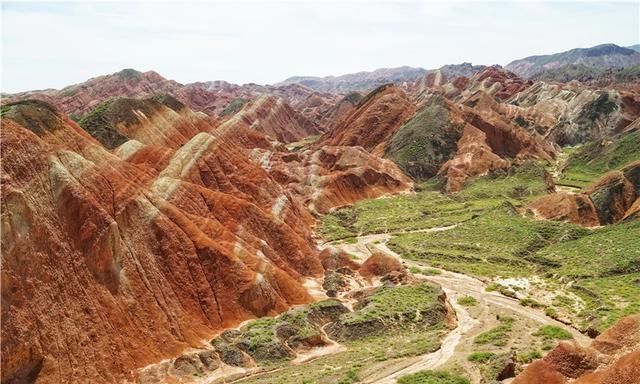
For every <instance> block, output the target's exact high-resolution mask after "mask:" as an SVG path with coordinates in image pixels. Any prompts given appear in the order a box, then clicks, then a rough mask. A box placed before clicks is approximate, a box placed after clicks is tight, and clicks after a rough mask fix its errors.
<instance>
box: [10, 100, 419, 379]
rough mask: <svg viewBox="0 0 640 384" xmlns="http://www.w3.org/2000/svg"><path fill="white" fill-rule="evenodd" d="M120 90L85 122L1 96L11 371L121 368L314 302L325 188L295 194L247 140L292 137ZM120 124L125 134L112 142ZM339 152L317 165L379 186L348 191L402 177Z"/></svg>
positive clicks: (31, 375)
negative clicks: (309, 206)
mask: <svg viewBox="0 0 640 384" xmlns="http://www.w3.org/2000/svg"><path fill="white" fill-rule="evenodd" d="M119 103H120V104H118V109H117V112H118V113H117V114H115V113H114V114H108V117H109V119H106V120H105V121H107V123H105V124H102V125H96V126H95V127H94V128H95V129H93V130H91V131H90V132H91V135H90V134H89V133H88V132H86V131H85V130H83V129H82V128H80V127H79V126H78V125H77V124H76V123H74V122H73V121H71V120H69V119H68V118H67V117H65V116H63V115H61V114H59V113H58V112H57V111H56V110H55V109H53V107H51V106H50V105H48V104H46V103H43V102H39V101H25V102H20V103H18V104H13V105H9V106H8V107H7V108H6V109H7V110H6V111H4V110H3V112H4V113H3V118H2V130H1V131H2V133H1V141H2V149H3V150H2V233H3V237H2V320H3V321H2V382H3V383H5V382H6V383H18V382H24V381H25V380H32V379H37V381H38V382H42V383H60V382H79V381H80V382H115V381H119V380H121V379H123V378H125V377H127V376H128V375H131V372H132V370H134V369H136V368H139V367H142V366H144V365H147V364H150V363H153V362H157V361H159V360H161V359H163V358H165V357H168V356H175V355H177V354H178V353H180V352H181V351H182V350H184V348H186V347H188V346H189V345H196V344H198V343H200V342H201V341H202V340H203V339H204V338H208V337H211V336H212V334H213V333H214V332H215V331H216V330H219V329H222V328H225V327H229V326H233V325H235V324H237V323H238V322H240V321H242V320H244V319H248V318H252V317H256V316H264V315H269V314H275V313H277V312H280V311H283V310H285V309H286V308H288V307H289V306H291V305H294V304H300V303H305V302H308V301H309V300H310V297H309V295H308V293H307V292H306V290H305V289H304V288H303V286H302V281H303V279H304V277H305V276H320V275H321V274H322V273H323V267H322V265H321V263H320V260H319V258H318V253H317V250H316V249H315V246H314V245H313V244H314V243H313V241H312V239H311V225H312V224H313V219H312V217H311V216H310V215H309V213H308V212H307V210H306V209H305V208H304V207H303V205H302V203H300V202H299V198H301V197H304V196H305V194H306V193H311V192H313V193H315V192H316V191H318V192H320V193H328V192H326V191H325V192H323V189H322V188H315V186H312V185H311V184H305V183H307V182H310V179H305V178H304V177H302V178H301V179H300V180H298V183H299V184H298V186H299V188H300V190H297V191H293V193H290V192H289V190H288V189H289V188H290V187H289V186H288V185H287V183H282V184H281V183H279V182H278V181H277V180H276V179H275V178H274V177H272V176H271V175H270V173H269V172H268V170H267V169H265V167H263V166H262V165H263V164H261V163H260V162H259V161H256V159H255V156H253V155H255V154H254V153H252V151H253V150H254V149H256V148H258V149H260V148H271V149H272V150H273V151H274V152H277V153H279V155H278V157H280V158H283V159H284V158H286V157H287V151H286V149H284V147H282V146H281V145H280V144H278V143H276V142H273V141H272V140H271V139H269V138H267V137H265V136H264V135H262V134H261V133H260V132H259V130H252V129H249V128H248V127H250V126H251V125H252V124H253V122H248V121H246V119H244V118H242V116H239V117H238V118H234V119H230V120H228V121H225V122H223V123H222V124H219V123H218V122H217V121H215V120H212V119H210V118H208V117H206V116H203V115H201V114H197V113H194V112H192V111H191V110H190V109H188V108H186V107H184V106H179V105H178V106H176V105H175V104H174V103H173V102H170V101H167V100H164V101H163V100H158V99H154V100H151V99H149V100H143V101H135V102H133V101H131V100H122V101H119ZM102 122H103V123H104V121H102ZM96 127H97V128H96ZM116 134H117V135H120V136H122V137H124V138H125V139H126V141H125V142H124V143H122V144H121V145H119V146H117V147H115V148H114V149H113V150H112V151H109V150H107V149H105V146H103V145H102V144H101V143H100V141H105V137H112V135H116ZM92 135H93V136H92ZM105 135H106V136H105ZM97 139H99V140H100V141H98V140H97ZM293 155H294V156H297V154H293ZM337 156H338V157H344V156H346V155H345V154H338V155H337ZM347 157H349V156H347ZM282 161H283V164H284V160H282ZM363 161H365V162H366V161H367V160H363ZM363 161H360V162H356V163H358V164H359V165H360V166H362V167H364V168H366V167H367V166H366V165H365V164H363ZM324 162H325V163H326V160H325V161H324ZM336 163H340V164H342V168H340V167H338V166H335V164H334V166H333V167H329V166H327V167H328V170H327V171H326V172H327V174H325V175H324V177H326V178H328V179H332V178H333V179H335V180H341V178H343V177H346V178H347V180H346V181H345V183H348V182H349V177H350V176H349V174H350V172H352V173H353V174H355V175H360V176H355V177H354V178H355V182H358V183H362V184H367V183H369V182H370V185H371V187H368V186H367V185H364V186H363V185H358V186H357V188H356V191H360V192H361V193H363V194H362V195H360V196H358V195H357V192H356V193H351V194H350V195H349V196H350V197H349V198H348V199H346V200H349V199H352V200H353V199H357V198H361V197H375V196H377V195H379V194H380V193H384V192H392V191H394V189H393V188H392V187H389V188H387V189H384V188H379V187H378V186H377V184H376V181H375V180H373V181H372V180H370V177H369V175H370V173H371V171H367V170H366V169H364V170H361V169H360V168H358V166H354V163H353V162H346V161H342V162H340V161H336ZM283 166H284V165H283ZM309 167H313V166H309ZM349 167H351V168H353V170H352V171H349V169H348V168H349ZM386 167H387V168H390V172H391V173H396V174H397V176H398V177H400V176H401V175H402V173H401V172H400V171H399V170H398V169H397V168H395V167H394V166H393V165H392V164H386ZM329 170H332V171H335V175H333V176H331V175H328V173H329ZM293 172H294V173H295V172H298V173H300V174H304V173H305V172H303V171H293ZM344 175H346V176H344ZM374 179H375V178H374ZM351 182H353V181H351ZM403 182H405V180H404V179H402V180H396V181H395V182H393V183H390V185H396V187H397V186H398V185H401V186H402V188H406V187H408V185H406V184H403ZM322 184H323V185H328V186H330V185H332V182H326V183H322ZM333 184H336V185H338V184H340V183H338V182H335V183H333ZM336 188H337V187H336ZM358 188H360V189H358ZM327 201H329V202H326V203H325V204H326V205H325V206H326V207H327V209H329V208H331V207H332V205H334V204H342V203H343V202H344V201H345V199H333V200H331V199H328V200H327Z"/></svg>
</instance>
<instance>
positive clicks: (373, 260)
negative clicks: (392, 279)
mask: <svg viewBox="0 0 640 384" xmlns="http://www.w3.org/2000/svg"><path fill="white" fill-rule="evenodd" d="M403 271H404V267H403V266H402V263H400V260H398V259H396V258H393V257H391V256H389V255H387V254H384V253H381V252H374V253H373V254H372V255H371V256H369V257H368V258H367V259H366V260H365V261H364V263H362V266H361V267H360V269H359V270H358V272H359V273H360V274H361V275H362V276H364V277H366V278H367V279H372V278H374V277H384V276H386V275H387V274H389V273H392V272H403Z"/></svg>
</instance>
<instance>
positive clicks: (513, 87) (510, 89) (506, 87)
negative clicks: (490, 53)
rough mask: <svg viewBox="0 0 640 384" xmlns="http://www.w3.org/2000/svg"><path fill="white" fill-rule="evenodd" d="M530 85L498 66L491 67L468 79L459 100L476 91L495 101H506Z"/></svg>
mask: <svg viewBox="0 0 640 384" xmlns="http://www.w3.org/2000/svg"><path fill="white" fill-rule="evenodd" d="M531 84H532V82H531V81H526V80H523V79H522V78H520V77H518V75H516V74H515V73H513V72H510V71H507V70H504V69H502V68H500V67H499V66H491V67H487V68H486V69H484V70H482V71H481V72H478V73H477V74H475V75H473V76H471V77H470V78H469V81H468V83H467V84H466V86H465V88H464V91H463V92H462V94H461V98H463V99H464V98H466V97H468V96H469V95H473V94H475V93H476V92H478V91H482V92H485V93H487V94H489V95H492V96H494V97H495V98H496V99H497V100H501V101H504V100H507V99H508V98H510V97H511V96H513V95H515V94H516V93H518V92H521V91H524V90H525V89H527V88H528V87H529V86H530V85H531Z"/></svg>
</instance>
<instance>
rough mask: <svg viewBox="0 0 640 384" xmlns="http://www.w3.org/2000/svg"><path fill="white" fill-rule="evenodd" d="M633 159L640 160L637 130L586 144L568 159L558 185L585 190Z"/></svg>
mask: <svg viewBox="0 0 640 384" xmlns="http://www.w3.org/2000/svg"><path fill="white" fill-rule="evenodd" d="M635 160H640V131H635V132H629V133H625V134H622V135H619V136H617V137H616V138H615V139H614V140H612V141H607V142H595V143H590V144H586V145H584V146H582V147H580V148H577V149H576V150H574V151H573V152H572V154H571V155H570V156H569V159H568V161H567V164H566V166H565V167H564V169H563V170H562V175H561V176H560V183H561V184H566V185H572V186H576V187H584V186H586V185H588V184H590V183H591V182H593V181H594V180H596V179H597V178H598V177H600V176H601V175H603V174H604V173H606V172H609V171H612V170H618V169H620V168H622V167H624V166H625V165H627V164H629V163H630V162H632V161H635Z"/></svg>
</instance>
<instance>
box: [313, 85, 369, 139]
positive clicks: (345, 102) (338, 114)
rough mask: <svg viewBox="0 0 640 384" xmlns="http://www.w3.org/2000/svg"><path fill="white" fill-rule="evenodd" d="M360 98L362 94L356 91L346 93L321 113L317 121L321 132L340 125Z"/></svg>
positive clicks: (353, 109)
mask: <svg viewBox="0 0 640 384" xmlns="http://www.w3.org/2000/svg"><path fill="white" fill-rule="evenodd" d="M360 100H362V95H361V94H360V93H358V92H351V93H349V94H347V95H346V96H344V97H343V98H342V99H340V100H339V101H338V102H337V103H335V104H333V105H332V106H331V107H330V108H329V109H327V110H326V111H325V112H324V113H322V115H321V116H320V119H319V121H318V126H319V127H320V128H321V129H322V131H323V132H329V131H331V130H333V129H335V127H336V126H340V125H342V124H343V122H344V120H345V119H346V118H347V117H348V116H349V115H350V114H351V113H352V112H353V111H355V109H356V107H357V106H358V103H359V102H360ZM303 111H304V110H303ZM303 113H304V112H303Z"/></svg>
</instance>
